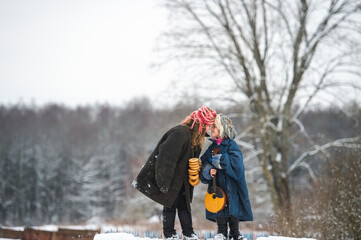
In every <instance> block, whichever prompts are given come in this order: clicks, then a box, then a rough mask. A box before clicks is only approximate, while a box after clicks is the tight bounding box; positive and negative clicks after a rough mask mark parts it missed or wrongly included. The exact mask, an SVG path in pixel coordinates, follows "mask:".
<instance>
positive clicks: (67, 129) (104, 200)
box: [0, 98, 361, 231]
mask: <svg viewBox="0 0 361 240" xmlns="http://www.w3.org/2000/svg"><path fill="white" fill-rule="evenodd" d="M199 104H200V103H198V104H191V105H187V104H186V103H179V104H178V105H177V106H176V107H175V108H172V109H162V110H159V109H156V108H155V106H154V105H153V104H152V103H150V102H149V100H148V99H147V98H142V99H136V100H134V101H132V102H130V103H129V104H128V105H126V106H125V107H122V108H120V107H112V106H109V105H95V106H82V107H81V106H79V107H77V108H69V107H66V106H62V105H57V104H49V105H47V106H44V107H36V106H31V105H25V104H19V105H14V106H1V108H0V126H1V128H0V131H1V132H0V136H1V138H0V150H1V152H0V154H1V155H0V156H1V159H2V161H1V167H0V174H1V176H2V177H1V185H0V195H1V201H0V224H2V225H10V226H12V225H13V226H19V225H21V226H22V225H30V226H31V225H43V224H79V223H100V222H108V223H120V222H123V223H128V224H132V223H136V222H137V223H139V222H146V221H145V220H147V219H150V218H152V217H154V216H156V217H160V212H161V209H162V208H161V206H158V205H156V204H154V203H153V202H152V201H151V200H149V199H146V198H145V197H143V196H142V195H141V194H138V193H137V192H136V191H135V190H134V189H133V188H131V182H132V181H133V179H134V177H135V176H136V174H137V173H138V172H139V169H140V167H141V166H142V165H143V163H144V162H145V161H146V159H147V156H148V155H149V154H150V153H151V151H152V150H153V148H154V146H155V145H156V143H157V140H158V139H159V138H160V137H161V135H162V134H163V133H164V132H165V131H166V130H167V129H168V128H169V127H171V126H173V125H175V124H177V123H179V121H180V120H182V119H183V118H184V117H185V116H186V115H188V114H189V113H190V112H192V111H193V109H194V106H198V105H199ZM345 108H348V109H347V110H349V112H352V113H353V115H350V116H348V115H346V114H344V113H343V112H342V111H340V110H335V109H332V108H326V109H314V110H312V111H311V110H310V111H308V112H307V113H306V114H305V115H304V117H303V119H302V120H303V122H304V124H305V129H306V131H307V132H310V133H312V134H310V137H311V138H312V139H313V140H314V141H315V143H316V144H319V145H322V144H323V143H324V142H329V141H332V140H334V139H339V138H345V137H355V136H358V135H359V134H360V126H359V122H360V121H361V108H360V107H359V106H357V105H349V106H345ZM217 110H218V111H219V112H223V113H226V114H230V115H231V116H232V113H236V112H238V113H239V112H242V111H243V107H242V106H234V107H229V108H224V109H222V108H217ZM233 121H234V124H235V126H236V127H237V130H238V131H241V129H242V128H246V127H247V125H248V124H249V123H247V122H246V121H244V119H242V118H238V117H233ZM297 144H298V146H297V149H299V151H302V150H305V149H304V148H305V146H306V145H307V144H306V143H305V142H304V141H299V142H297ZM243 150H244V149H243ZM244 156H245V166H246V176H247V181H248V185H249V191H250V197H251V203H252V207H253V211H254V215H255V221H254V223H250V224H249V227H252V228H255V229H268V228H270V227H272V226H271V225H272V222H273V223H276V221H275V219H272V216H274V213H273V210H272V204H271V199H270V197H269V194H268V190H267V187H266V186H265V184H264V180H263V177H262V172H260V171H259V169H258V168H259V167H258V164H257V162H256V161H247V158H248V155H247V151H245V150H244ZM293 160H294V159H292V158H291V159H290V163H292V161H293ZM307 163H308V164H309V166H310V168H311V169H312V175H311V174H310V173H309V172H308V170H307V169H306V168H299V169H298V170H297V171H295V172H294V174H292V175H291V179H290V182H291V191H292V194H291V195H292V202H294V207H295V209H298V211H296V212H294V214H295V215H296V217H297V221H299V222H298V223H297V226H298V227H302V228H306V227H307V226H308V225H309V224H311V225H313V221H315V222H317V220H318V218H322V219H323V221H322V224H327V223H326V222H325V219H324V217H323V215H324V214H326V213H325V212H323V211H324V210H325V209H326V211H327V214H330V215H331V216H330V218H331V219H332V220H331V219H330V221H331V223H330V224H332V223H333V222H334V221H335V223H336V224H337V227H338V228H339V227H341V226H339V225H340V224H341V223H342V225H343V227H346V228H347V227H350V228H351V227H352V226H354V227H355V229H349V230H350V231H358V229H357V228H358V227H359V226H360V225H359V224H360V222H359V221H360V215H359V214H360V201H359V198H360V192H359V191H360V175H359V171H360V170H361V153H360V151H349V150H348V151H343V150H342V148H333V149H332V151H331V155H330V157H329V159H324V158H322V157H318V156H311V157H309V158H308V159H307ZM205 191H206V190H205V188H204V186H201V185H199V186H197V187H196V196H195V200H194V202H193V212H194V213H193V214H194V218H195V222H196V223H198V225H199V224H201V225H203V226H207V223H206V222H205V219H204V207H203V203H202V200H203V197H204V193H205ZM320 206H321V207H322V211H321V209H320V208H319V207H320ZM330 207H331V209H329V208H330ZM336 207H337V211H335V209H336ZM327 209H328V210H327ZM334 211H335V212H334ZM346 216H348V217H346ZM353 216H354V217H353ZM208 226H211V225H208ZM313 227H314V226H313Z"/></svg>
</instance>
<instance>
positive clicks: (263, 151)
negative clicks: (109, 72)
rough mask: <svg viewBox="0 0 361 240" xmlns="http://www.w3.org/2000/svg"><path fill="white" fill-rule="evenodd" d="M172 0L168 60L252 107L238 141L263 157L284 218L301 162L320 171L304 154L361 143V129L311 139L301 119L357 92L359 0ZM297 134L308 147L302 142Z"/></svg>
mask: <svg viewBox="0 0 361 240" xmlns="http://www.w3.org/2000/svg"><path fill="white" fill-rule="evenodd" d="M165 2H166V6H167V8H168V9H169V12H170V17H169V18H170V20H171V25H170V29H169V31H166V33H165V34H164V35H163V36H164V39H165V41H163V43H165V49H166V50H167V51H168V50H169V49H170V51H168V53H169V55H170V56H168V58H167V60H168V59H169V58H170V59H177V60H180V62H181V63H182V64H183V67H188V69H189V70H194V71H185V72H186V73H187V74H188V75H183V76H182V77H183V78H184V77H186V76H189V75H190V76H191V77H192V78H193V81H194V84H197V86H203V87H202V89H205V90H206V91H207V92H206V96H207V97H208V98H216V99H219V100H230V101H233V102H236V103H238V104H239V106H240V107H241V106H242V104H241V103H244V102H246V103H247V105H248V106H249V108H248V109H246V110H244V111H242V110H240V111H239V113H242V117H243V118H247V119H248V123H249V125H248V127H247V128H246V129H244V131H242V132H241V133H240V135H239V136H238V137H237V138H236V140H237V141H238V143H239V145H240V146H241V147H242V148H243V149H245V150H247V151H248V154H247V158H248V159H251V158H253V159H258V161H259V164H260V167H261V170H262V172H263V176H264V179H265V180H266V183H267V186H268V189H269V190H270V192H271V196H272V199H273V200H274V208H275V210H276V211H281V212H282V213H284V214H285V215H287V212H288V211H289V210H290V206H291V202H290V199H291V198H290V186H289V178H290V175H291V174H292V173H293V172H294V171H295V169H297V168H298V167H304V168H306V169H308V170H309V173H310V174H311V175H312V174H313V172H312V169H311V168H310V166H309V164H307V163H306V162H305V159H307V158H308V157H310V156H314V155H316V154H318V153H325V152H326V150H327V149H329V148H330V147H332V146H346V147H358V145H357V144H354V143H355V141H357V140H359V136H358V135H356V134H354V135H353V136H348V137H347V138H344V139H338V140H336V141H333V142H328V143H324V144H322V145H317V144H314V142H313V140H312V138H311V137H310V134H309V133H307V132H306V131H305V127H304V125H303V124H302V121H301V117H302V115H303V114H304V112H305V111H307V109H309V108H310V106H312V104H323V103H325V104H328V105H337V101H338V100H341V103H342V101H344V100H346V98H348V97H351V96H350V95H351V94H350V93H355V91H356V92H357V91H358V90H360V87H361V86H360V59H361V58H360V57H361V48H360V41H359V39H360V37H361V36H360V35H361V34H360V33H361V32H360V29H361V21H360V13H361V3H360V2H359V1H353V0H327V1H317V0H299V1H293V0H286V1H281V0H240V1H235V0H211V1H209V0H201V1H190V0H176V1H165ZM172 20H173V21H172ZM162 47H163V46H162V45H160V49H162ZM163 53H164V52H162V54H163ZM182 60H185V61H182ZM202 79H203V80H202ZM196 82H198V83H196ZM207 86H208V88H207ZM195 89H197V91H199V93H201V94H202V93H203V92H202V89H199V88H195ZM358 94H359V91H358ZM354 96H355V95H354ZM207 97H206V98H205V99H207ZM339 106H340V104H339ZM300 137H302V138H304V139H307V141H308V143H309V146H308V147H309V149H308V150H306V151H304V149H302V150H303V151H301V149H298V148H297V144H296V142H297V140H296V139H299V138H300Z"/></svg>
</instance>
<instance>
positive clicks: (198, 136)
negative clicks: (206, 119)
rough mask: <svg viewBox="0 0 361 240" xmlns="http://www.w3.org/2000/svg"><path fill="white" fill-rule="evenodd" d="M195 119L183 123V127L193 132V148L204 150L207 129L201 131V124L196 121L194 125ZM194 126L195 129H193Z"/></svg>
mask: <svg viewBox="0 0 361 240" xmlns="http://www.w3.org/2000/svg"><path fill="white" fill-rule="evenodd" d="M194 121H195V120H193V119H186V120H184V121H183V122H182V124H183V125H185V126H187V127H188V128H189V129H190V130H191V131H192V148H194V147H197V146H199V147H200V148H202V146H203V143H204V141H205V136H206V129H205V128H204V127H203V129H202V131H199V128H200V127H201V126H200V124H199V123H198V122H197V121H196V122H195V123H194V125H193V122H194ZM192 125H193V128H192Z"/></svg>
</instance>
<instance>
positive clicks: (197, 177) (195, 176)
mask: <svg viewBox="0 0 361 240" xmlns="http://www.w3.org/2000/svg"><path fill="white" fill-rule="evenodd" d="M189 179H190V180H192V181H196V180H197V179H199V175H198V174H197V175H189Z"/></svg>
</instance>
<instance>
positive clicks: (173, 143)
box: [155, 131, 187, 193]
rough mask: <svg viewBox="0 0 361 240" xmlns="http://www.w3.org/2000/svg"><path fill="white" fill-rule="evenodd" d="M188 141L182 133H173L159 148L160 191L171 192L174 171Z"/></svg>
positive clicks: (158, 174)
mask: <svg viewBox="0 0 361 240" xmlns="http://www.w3.org/2000/svg"><path fill="white" fill-rule="evenodd" d="M186 141H187V139H186V138H185V136H184V134H182V132H181V131H173V132H171V133H170V134H169V135H168V136H167V138H166V139H165V140H164V141H163V142H162V143H161V144H160V146H159V152H158V155H157V156H156V158H157V160H156V161H155V180H156V184H157V186H158V187H159V190H160V191H161V192H163V193H167V192H168V191H169V186H170V185H171V182H172V179H173V174H175V173H174V169H175V168H176V166H177V163H178V159H179V157H180V154H181V153H182V149H183V146H184V145H185V144H186ZM176 174H181V173H176Z"/></svg>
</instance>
